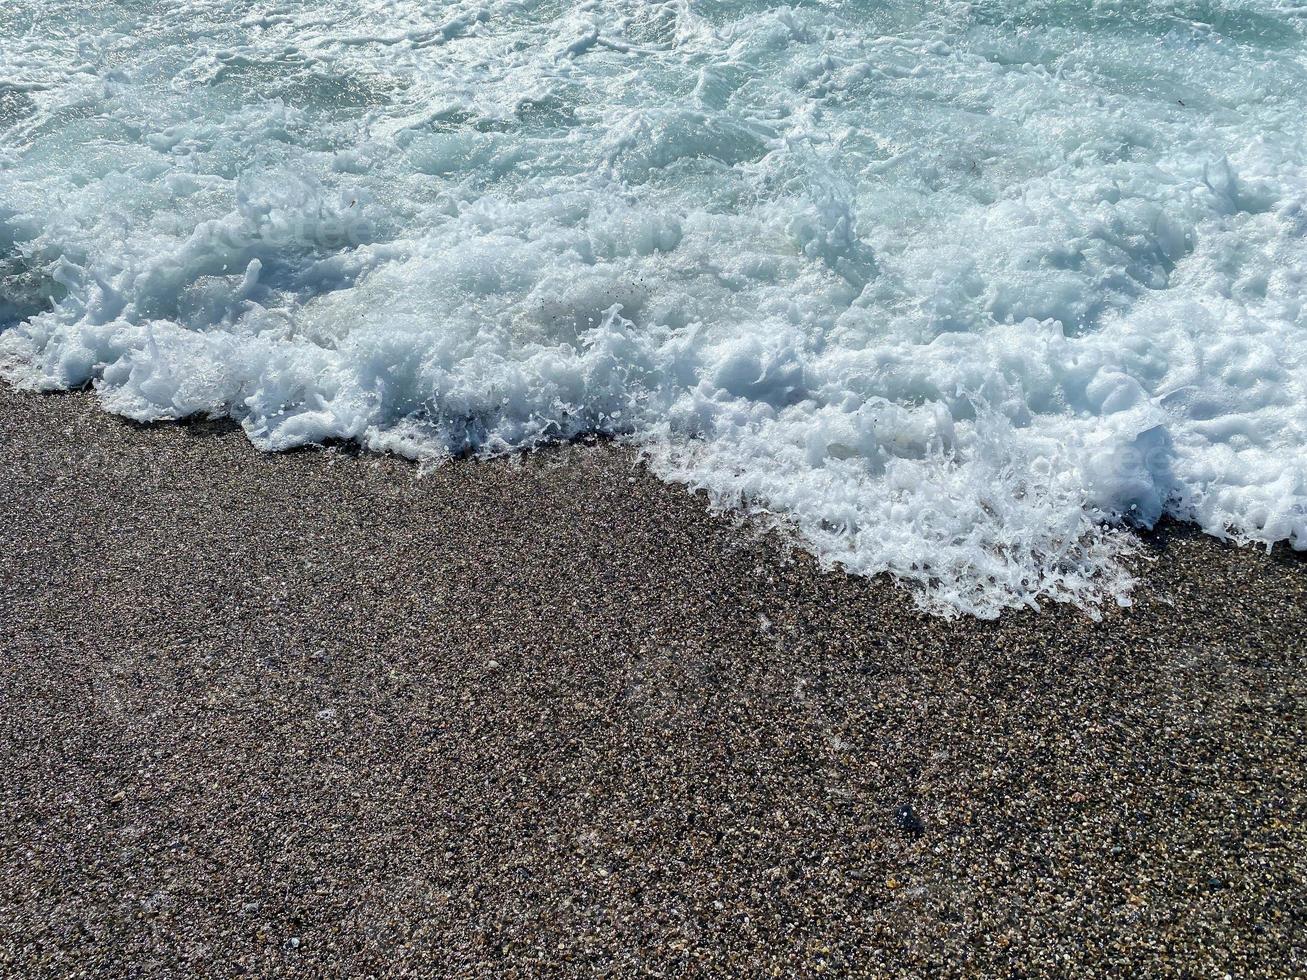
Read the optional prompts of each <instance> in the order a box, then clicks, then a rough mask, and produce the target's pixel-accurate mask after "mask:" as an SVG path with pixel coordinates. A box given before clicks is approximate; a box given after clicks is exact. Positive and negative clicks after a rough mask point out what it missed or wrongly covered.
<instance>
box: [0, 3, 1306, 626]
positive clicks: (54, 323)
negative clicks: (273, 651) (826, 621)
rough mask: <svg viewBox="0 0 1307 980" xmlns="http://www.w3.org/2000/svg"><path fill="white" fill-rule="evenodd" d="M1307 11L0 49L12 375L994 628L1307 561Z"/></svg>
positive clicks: (516, 27) (897, 6)
mask: <svg viewBox="0 0 1307 980" xmlns="http://www.w3.org/2000/svg"><path fill="white" fill-rule="evenodd" d="M1305 34H1307V14H1305V13H1304V8H1302V7H1301V5H1299V4H1297V3H1292V2H1288V0H1224V2H1222V0H1162V2H1147V3H1145V2H1143V0H1086V2H1085V3H1078V4H1064V3H1060V2H1053V0H1002V2H999V0H977V2H972V3H958V2H945V3H940V4H920V3H917V2H907V0H884V2H876V3H871V2H847V3H840V2H827V3H809V4H804V5H801V6H797V7H793V8H790V7H782V6H777V5H773V4H768V3H762V2H757V0H753V2H746V0H738V2H721V0H715V2H709V0H670V2H663V3H659V2H636V0H589V2H583V3H563V2H539V0H530V2H528V0H483V2H475V3H474V2H454V3H429V2H421V3H419V2H404V0H398V2H394V0H385V2H382V0H362V2H360V0H314V2H312V3H309V2H301V0H282V2H277V3H272V2H237V0H189V2H187V0H183V2H179V3H176V4H154V3H143V2H130V0H121V2H118V3H105V4H96V5H85V4H81V3H74V2H68V0H60V2H51V0H42V2H40V3H35V2H27V0H18V2H17V4H16V5H15V4H13V3H10V4H9V5H6V7H5V9H4V10H3V11H2V12H0V134H2V138H0V328H4V332H3V333H2V334H0V363H3V371H4V374H5V375H6V376H7V377H9V378H10V379H11V380H14V381H17V382H19V383H22V384H27V385H33V386H37V387H43V388H60V387H71V386H77V385H82V384H85V383H87V382H91V383H93V384H94V385H95V386H96V388H97V390H98V391H99V394H100V397H101V399H102V400H103V402H104V404H105V406H106V407H107V408H108V409H110V410H112V411H114V412H119V413H121V414H123V415H126V416H129V417H131V418H135V419H142V420H146V419H161V418H179V417H183V416H186V415H191V414H194V413H210V414H227V415H231V416H232V417H234V418H236V419H238V420H239V421H240V422H241V424H242V425H243V426H244V428H245V430H246V432H248V434H249V437H250V439H251V440H252V441H253V442H254V443H255V444H256V445H258V446H260V447H262V448H266V449H270V450H276V449H285V448H288V447H292V446H297V445H301V444H304V443H309V442H315V441H320V440H324V439H331V438H345V439H353V440H358V441H359V442H361V443H363V444H365V445H368V446H372V447H375V448H379V449H385V450H390V451H395V452H400V453H404V454H406V455H410V456H414V457H419V458H435V459H439V458H442V457H444V456H447V455H448V454H451V453H460V452H465V451H469V450H473V451H501V450H510V449H515V448H519V447H529V446H533V445H537V444H539V443H541V442H544V441H548V440H556V439H566V438H569V437H573V436H576V435H579V434H582V433H591V432H604V433H611V434H615V435H620V436H622V437H624V438H628V439H630V440H632V441H633V442H635V443H637V444H639V445H641V446H643V447H645V449H646V450H647V452H648V458H649V459H650V460H651V462H652V463H653V465H654V466H655V468H656V469H657V471H658V472H659V473H661V474H663V475H664V476H666V477H667V478H670V479H675V480H679V481H684V482H686V483H688V484H690V485H692V486H695V487H699V488H702V489H705V490H707V491H708V492H709V494H710V495H711V496H712V497H713V499H714V500H715V501H716V502H717V503H718V504H720V505H723V506H735V507H743V508H747V509H751V510H754V511H758V512H764V513H768V514H772V515H775V517H776V518H777V520H779V521H780V522H782V523H784V524H785V525H787V526H789V527H791V528H793V529H794V531H795V532H796V533H797V534H798V535H799V536H800V538H801V539H802V540H803V541H804V542H805V543H806V544H807V545H808V546H809V547H811V549H812V550H813V551H814V552H815V553H816V554H817V555H818V556H820V557H821V558H822V559H823V560H826V561H828V562H833V563H838V564H840V565H842V566H844V567H846V568H848V569H850V570H852V571H854V572H859V573H867V574H872V573H877V572H882V571H889V572H891V573H892V574H894V575H895V576H896V577H898V578H899V579H900V580H901V581H904V582H907V583H910V584H911V585H912V586H913V588H914V592H915V594H916V595H917V596H918V597H919V598H920V600H921V601H922V602H923V603H925V604H926V605H928V606H929V607H931V608H933V609H935V610H938V611H944V612H953V611H962V612H969V613H974V614H977V615H981V616H990V615H994V614H996V613H997V612H998V611H1000V610H1001V609H1003V608H1005V607H1011V606H1017V605H1022V604H1033V603H1034V602H1036V601H1037V600H1038V599H1039V598H1041V597H1054V598H1058V599H1068V600H1072V601H1076V602H1079V603H1081V604H1083V605H1085V606H1086V607H1089V608H1093V607H1094V606H1095V605H1097V604H1100V603H1101V602H1102V601H1104V600H1105V599H1111V598H1115V599H1118V600H1121V601H1125V600H1126V596H1127V593H1128V587H1129V580H1128V576H1126V575H1125V573H1124V572H1123V571H1122V570H1121V567H1120V558H1121V554H1122V551H1123V550H1124V549H1126V548H1128V547H1129V541H1130V535H1129V534H1128V532H1125V533H1123V532H1121V531H1118V530H1114V528H1120V527H1122V525H1129V524H1141V525H1148V524H1150V523H1152V522H1153V521H1155V520H1156V519H1158V517H1159V516H1160V515H1162V514H1163V513H1170V514H1173V515H1176V516H1178V517H1181V518H1185V519H1190V520H1194V521H1196V522H1198V523H1199V524H1201V525H1202V526H1203V527H1204V528H1205V529H1207V530H1208V531H1210V532H1212V533H1214V534H1220V535H1232V536H1234V537H1236V538H1238V539H1240V540H1248V541H1260V542H1267V543H1269V542H1275V541H1286V540H1287V541H1289V542H1291V543H1292V544H1293V545H1294V546H1295V547H1298V548H1303V547H1307V452H1305V447H1307V357H1305V350H1307V309H1305V307H1304V279H1305V278H1307V123H1305V122H1304V120H1307V42H1305V40H1304V37H1305Z"/></svg>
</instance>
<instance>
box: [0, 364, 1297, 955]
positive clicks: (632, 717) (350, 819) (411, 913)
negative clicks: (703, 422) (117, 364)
mask: <svg viewBox="0 0 1307 980" xmlns="http://www.w3.org/2000/svg"><path fill="white" fill-rule="evenodd" d="M1139 565H1140V576H1141V580H1140V584H1139V587H1138V589H1137V591H1136V603H1135V605H1134V606H1133V607H1132V608H1130V609H1116V608H1113V609H1111V610H1109V611H1107V614H1106V615H1105V617H1104V619H1103V620H1102V621H1101V622H1093V621H1091V620H1090V619H1089V618H1087V617H1086V616H1085V615H1084V614H1083V613H1081V612H1079V611H1077V610H1075V609H1072V608H1065V607H1059V608H1050V609H1047V610H1045V611H1043V612H1042V613H1039V614H1034V613H1029V614H1026V613H1022V614H1018V615H1011V616H1006V617H1004V618H1003V619H1002V620H1000V621H998V622H997V623H984V622H977V621H952V622H950V621H946V620H942V619H931V618H927V617H925V616H923V615H922V614H921V613H919V612H918V611H917V610H916V609H915V608H914V606H913V605H912V603H911V600H910V599H909V598H908V597H907V596H906V594H905V593H903V592H902V591H900V590H898V589H897V588H895V587H894V586H893V585H891V584H889V583H887V582H885V581H868V580H860V579H854V578H850V577H847V576H844V575H842V574H839V573H830V572H823V571H821V570H820V569H819V568H817V567H816V564H815V563H814V562H813V561H812V560H811V559H810V558H809V557H807V556H806V555H805V554H803V553H802V552H796V551H792V550H790V549H787V548H786V547H785V546H784V544H783V542H781V541H780V540H778V538H777V537H776V536H775V535H764V534H761V533H758V532H757V531H756V529H752V528H750V527H749V526H745V525H742V524H740V523H739V522H738V521H736V520H732V519H731V518H729V517H720V516H713V515H711V514H709V513H708V511H707V510H706V507H705V504H704V502H703V501H702V499H700V498H697V497H695V496H692V495H690V494H688V493H686V492H685V490H684V489H682V488H678V487H674V486H669V485H665V484H663V483H661V482H659V481H658V480H656V479H655V478H654V477H652V476H651V475H649V474H648V473H647V472H645V471H644V470H643V469H641V468H640V467H639V466H638V465H636V464H635V462H634V460H633V457H632V456H631V454H630V453H629V452H628V451H626V450H624V449H621V448H619V447H616V446H614V445H612V444H597V445H572V446H566V447H560V448H555V449H550V450H547V451H543V452H539V453H536V454H534V455H532V456H530V457H518V458H511V459H499V460H494V461H490V462H481V461H467V462H459V463H456V464H453V465H449V466H446V467H444V468H441V469H440V470H438V471H437V472H434V473H431V474H429V475H426V476H421V477H419V474H418V470H417V468H416V467H415V466H413V465H411V464H409V463H406V462H403V461H400V460H394V459H388V458H380V457H376V456H371V455H360V454H357V453H352V452H348V451H342V450H311V451H303V452H297V453H292V454H287V455H281V456H267V455H261V454H259V453H258V452H256V451H255V450H254V449H252V448H251V447H250V446H249V444H248V443H247V442H246V441H245V438H244V436H243V434H242V433H241V432H240V431H239V430H238V429H235V428H234V427H233V426H231V425H228V424H223V423H208V422H206V423H192V424H168V425H159V426H151V427H142V426H137V425H132V424H129V423H126V422H124V421H122V420H121V419H116V418H113V417H110V416H107V415H105V414H103V413H102V412H100V411H99V409H98V407H97V406H96V403H95V400H94V398H93V397H91V396H90V395H86V394H73V395H57V396H41V395H34V394H25V393H18V392H15V391H12V390H10V389H8V388H0V582H2V585H0V641H2V643H3V656H2V657H0V772H3V774H4V778H3V779H2V780H0V827H2V828H3V829H2V830H0V974H3V975H5V976H18V975H25V976H38V975H50V976H67V975H71V974H74V973H84V974H86V975H95V976H129V975H131V976H165V975H173V976H185V975H191V974H192V973H195V972H199V971H202V972H204V973H206V974H210V975H215V976H225V975H235V974H237V973H240V972H253V973H257V974H260V975H269V974H274V973H278V972H282V973H286V974H290V973H298V974H300V975H318V974H329V975H335V974H358V973H377V974H386V975H399V974H404V973H414V974H425V975H457V976H496V977H498V976H535V975H542V974H544V975H584V976H593V975H613V976H629V975H633V974H637V973H649V974H656V975H699V974H712V975H731V974H739V975H750V976H756V975H782V976H787V975H793V974H816V973H819V972H822V971H829V972H831V973H833V974H836V975H872V976H890V975H904V976H916V975H922V974H926V973H929V974H945V975H951V974H956V973H965V972H972V973H986V974H1017V973H1026V974H1041V975H1050V974H1057V975H1085V974H1094V975H1105V974H1116V975H1132V974H1133V975H1141V974H1147V975H1151V976H1163V975H1175V976H1179V975H1202V976H1210V975H1217V976H1220V975H1224V974H1231V975H1235V976H1251V975H1266V976H1290V975H1293V974H1295V973H1296V974H1297V975H1300V976H1301V975H1302V973H1303V971H1304V970H1307V950H1305V949H1304V946H1305V944H1307V940H1305V939H1304V921H1303V915H1304V903H1305V902H1307V889H1305V885H1304V882H1305V881H1307V831H1305V830H1304V827H1305V826H1307V820H1305V818H1307V813H1304V804H1305V803H1307V791H1305V782H1307V775H1305V769H1307V766H1305V765H1304V763H1307V747H1305V745H1304V730H1305V727H1307V707H1305V706H1307V700H1305V699H1304V693H1305V690H1304V689H1305V688H1307V683H1305V678H1304V672H1303V660H1304V651H1305V649H1307V645H1305V644H1304V642H1303V622H1304V611H1305V610H1307V562H1304V560H1303V558H1302V556H1301V555H1296V554H1293V553H1291V552H1285V551H1277V552H1276V553H1275V554H1271V555H1268V554H1266V553H1265V551H1259V550H1255V549H1239V548H1235V547H1232V546H1229V545H1225V544H1222V543H1220V542H1218V541H1216V540H1213V539H1211V538H1208V537H1205V536H1202V535H1199V534H1196V533H1195V532H1193V531H1192V530H1190V529H1187V528H1183V527H1179V526H1175V525H1168V526H1165V527H1163V528H1162V529H1161V530H1160V531H1159V532H1157V533H1155V534H1152V535H1150V536H1149V537H1147V538H1146V539H1145V547H1144V549H1143V553H1142V554H1141V557H1140V560H1139Z"/></svg>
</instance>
